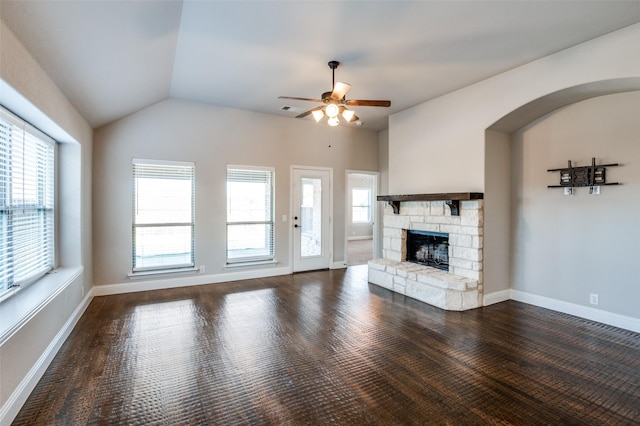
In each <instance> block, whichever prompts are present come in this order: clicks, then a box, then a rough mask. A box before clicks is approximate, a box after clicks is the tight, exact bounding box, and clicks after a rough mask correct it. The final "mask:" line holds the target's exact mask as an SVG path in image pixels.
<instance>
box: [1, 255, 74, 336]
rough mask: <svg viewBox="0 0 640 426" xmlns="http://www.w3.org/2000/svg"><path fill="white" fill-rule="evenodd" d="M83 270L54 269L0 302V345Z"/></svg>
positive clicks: (71, 268) (72, 268)
mask: <svg viewBox="0 0 640 426" xmlns="http://www.w3.org/2000/svg"><path fill="white" fill-rule="evenodd" d="M83 270H84V268H83V267H81V266H76V267H70V268H58V269H54V270H53V271H51V272H49V273H48V274H46V275H45V276H44V277H42V278H41V279H39V280H38V281H36V282H34V283H32V284H30V285H28V286H27V287H25V288H20V289H17V290H16V291H14V292H13V293H11V294H10V296H9V297H6V298H5V299H4V300H3V301H2V302H0V346H2V345H3V344H4V342H6V341H7V340H9V339H10V338H11V337H12V336H13V335H14V334H15V333H17V332H18V331H19V330H20V329H21V328H22V327H23V326H24V325H25V324H27V323H28V322H29V321H30V320H31V319H33V318H34V317H35V316H36V315H37V314H38V313H39V312H40V311H41V310H42V309H43V308H44V307H45V306H47V304H48V303H49V302H50V301H52V300H53V299H55V298H56V296H58V295H59V294H60V293H62V292H63V291H64V290H65V289H66V288H67V287H68V286H69V285H70V284H71V283H72V282H73V281H74V280H75V279H76V278H78V277H79V276H80V274H82V271H83Z"/></svg>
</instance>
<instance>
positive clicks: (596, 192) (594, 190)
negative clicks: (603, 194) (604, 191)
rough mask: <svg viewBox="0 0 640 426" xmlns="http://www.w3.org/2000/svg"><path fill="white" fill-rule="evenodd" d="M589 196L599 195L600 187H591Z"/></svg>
mask: <svg viewBox="0 0 640 426" xmlns="http://www.w3.org/2000/svg"><path fill="white" fill-rule="evenodd" d="M589 194H591V195H600V187H599V186H592V187H591V188H590V190H589Z"/></svg>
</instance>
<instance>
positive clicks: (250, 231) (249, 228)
mask: <svg viewBox="0 0 640 426" xmlns="http://www.w3.org/2000/svg"><path fill="white" fill-rule="evenodd" d="M273 179H274V171H273V169H264V168H254V167H243V166H229V167H227V263H235V262H252V261H264V260H273V258H274V253H273V251H274V250H273V228H274V212H273Z"/></svg>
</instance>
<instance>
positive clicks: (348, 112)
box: [342, 108, 356, 123]
mask: <svg viewBox="0 0 640 426" xmlns="http://www.w3.org/2000/svg"><path fill="white" fill-rule="evenodd" d="M354 115H356V113H355V111H351V110H350V109H346V108H345V109H344V111H342V117H344V119H345V120H347V122H348V123H350V122H351V121H352V120H353V116H354Z"/></svg>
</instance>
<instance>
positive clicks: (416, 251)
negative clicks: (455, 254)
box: [406, 230, 449, 271]
mask: <svg viewBox="0 0 640 426" xmlns="http://www.w3.org/2000/svg"><path fill="white" fill-rule="evenodd" d="M406 260H407V262H413V263H418V264H420V265H425V266H431V267H433V268H437V269H441V270H443V271H448V270H449V234H445V233H441V232H427V231H415V230H407V259H406Z"/></svg>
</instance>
